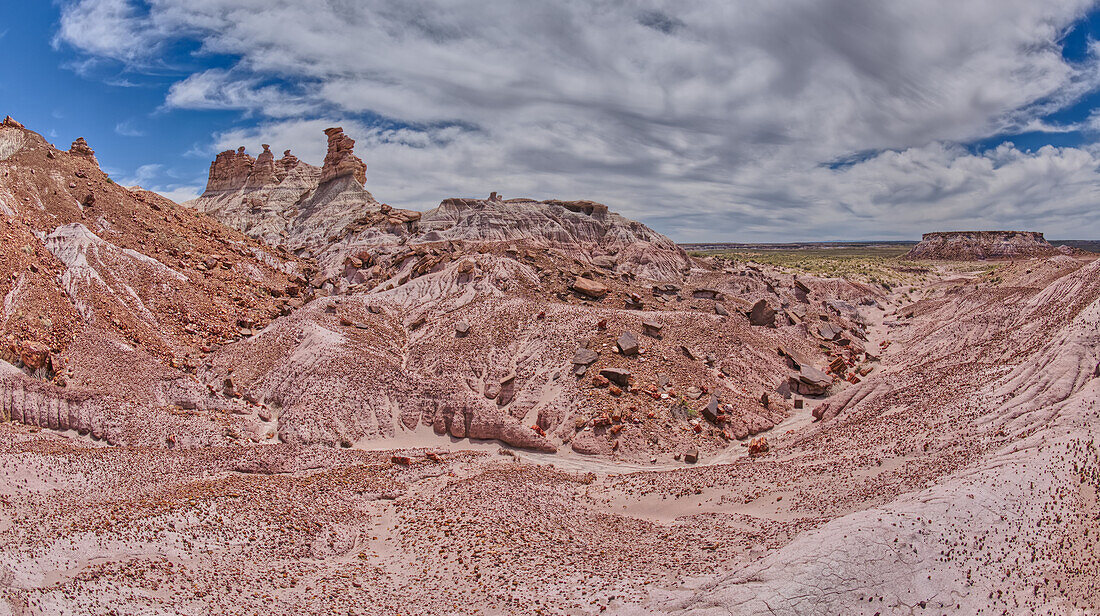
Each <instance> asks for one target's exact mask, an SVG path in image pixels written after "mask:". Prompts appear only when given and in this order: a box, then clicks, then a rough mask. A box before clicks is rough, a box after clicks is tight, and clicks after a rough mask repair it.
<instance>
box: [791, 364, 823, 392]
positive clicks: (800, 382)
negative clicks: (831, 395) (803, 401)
mask: <svg viewBox="0 0 1100 616" xmlns="http://www.w3.org/2000/svg"><path fill="white" fill-rule="evenodd" d="M790 383H791V389H792V390H794V391H795V392H796V393H799V394H802V395H804V396H820V395H822V394H824V393H825V392H826V390H828V389H829V386H830V385H832V384H833V379H832V377H830V376H829V375H827V374H825V373H824V372H822V371H820V370H818V369H817V368H814V367H813V366H802V368H801V369H800V370H799V371H798V374H797V375H795V376H792V377H791V379H790Z"/></svg>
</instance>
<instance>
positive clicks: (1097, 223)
mask: <svg viewBox="0 0 1100 616" xmlns="http://www.w3.org/2000/svg"><path fill="white" fill-rule="evenodd" d="M1092 5H1093V3H1092V2H1091V1H1085V0H1062V1H1059V2H1054V1H1052V2H1042V3H1037V2H1034V1H1033V0H972V1H969V2H958V1H957V0H926V1H922V2H904V3H882V2H880V1H878V0H788V1H785V2H775V1H774V0H738V1H737V2H728V1H725V0H681V1H679V2H660V1H656V0H643V1H641V2H637V1H635V2H625V1H621V0H605V1H602V2H601V1H596V2H592V1H580V0H577V1H570V0H559V1H555V2H547V3H540V4H538V5H532V4H531V3H520V2H506V1H498V0H478V1H476V2H475V1H473V0H450V1H443V0H405V1H403V2H399V3H398V2H383V1H370V0H365V1H357V2H348V1H341V0H262V1H261V0H147V1H146V2H143V3H141V6H140V7H139V6H138V5H136V4H134V3H131V2H129V1H128V0H81V1H78V2H71V3H69V4H67V5H65V6H64V8H63V15H62V19H61V24H60V28H59V30H58V40H59V42H63V43H65V44H68V45H71V46H73V47H75V48H77V49H78V50H80V51H81V52H82V53H84V54H86V55H87V56H89V57H91V58H98V59H107V60H114V61H118V62H122V63H125V64H126V65H127V66H129V67H131V68H133V69H135V70H140V69H141V68H142V67H150V66H157V65H161V64H163V63H164V57H165V55H166V54H167V52H168V51H169V50H171V49H174V48H177V47H178V46H180V45H182V44H192V45H193V44H197V45H198V52H197V54H198V55H197V56H196V58H197V59H198V60H199V61H200V62H201V61H202V59H203V58H224V57H227V56H228V57H230V58H234V61H233V62H232V63H231V65H230V66H228V67H226V66H217V67H214V66H211V67H208V68H200V69H198V70H196V71H194V72H192V73H191V74H189V75H186V76H185V77H184V78H182V79H180V80H179V81H178V82H177V83H176V84H175V85H173V86H172V87H171V89H170V91H169V92H168V95H167V97H166V100H165V101H164V109H166V110H169V111H170V110H172V109H231V110H240V111H242V112H244V115H243V116H242V117H243V118H248V119H247V121H245V120H242V127H241V128H240V129H239V130H233V131H230V132H228V133H222V134H219V135H215V136H213V137H212V143H213V145H216V146H218V147H235V146H236V145H238V144H247V145H249V146H250V147H251V148H256V149H258V145H259V143H260V142H266V143H271V144H272V145H273V147H274V148H276V149H277V150H282V149H285V148H288V147H289V148H292V149H294V150H295V152H296V154H297V155H298V156H300V157H302V158H304V159H306V160H310V161H312V162H318V161H319V160H320V158H321V157H322V154H323V152H322V148H323V137H322V135H321V134H320V129H322V128H324V127H325V126H330V125H333V124H342V125H343V126H344V127H345V129H346V130H348V132H349V133H350V134H351V135H352V136H353V137H355V138H356V139H357V140H358V141H359V146H358V150H359V152H360V154H361V155H362V156H363V157H364V158H365V159H366V160H367V163H368V187H369V188H370V189H371V190H372V191H373V192H374V193H375V194H376V196H378V197H379V198H380V199H381V200H384V201H388V202H390V203H392V204H394V205H400V206H405V207H413V208H418V209H425V208H427V207H431V206H433V205H434V204H435V203H437V202H438V201H439V200H440V199H441V198H443V197H447V196H453V195H481V194H483V193H485V194H487V193H488V192H489V191H491V190H497V191H500V192H502V193H504V194H505V195H507V196H517V195H521V194H522V195H528V196H535V197H552V196H559V197H565V198H591V199H596V200H600V201H603V202H605V203H607V204H609V205H610V206H611V207H612V208H613V209H616V210H618V211H621V212H623V213H624V214H626V215H628V216H632V217H636V218H640V219H643V220H645V221H647V222H649V223H651V224H652V225H653V226H655V227H657V228H658V229H660V230H662V231H665V232H666V233H669V234H670V235H672V236H673V237H675V238H676V239H679V240H683V241H691V240H704V239H705V240H721V239H730V240H776V239H810V238H823V239H824V238H858V237H866V236H874V237H915V236H917V235H918V234H919V233H921V232H923V231H928V230H932V229H938V228H961V227H1021V228H1036V229H1038V230H1042V231H1046V232H1047V233H1048V235H1051V236H1055V237H1057V236H1081V235H1091V236H1093V237H1096V236H1100V218H1098V215H1097V214H1096V213H1095V212H1094V211H1093V210H1096V209H1100V208H1095V207H1093V206H1092V204H1094V203H1095V202H1096V200H1095V199H1096V194H1095V193H1096V190H1097V187H1098V186H1100V172H1098V168H1097V163H1098V162H1100V161H1098V159H1097V157H1096V156H1095V155H1094V152H1093V151H1092V149H1091V148H1086V147H1080V148H1061V149H1059V148H1052V147H1046V148H1042V149H1039V150H1036V151H1034V152H1025V151H1020V150H1018V149H1016V148H1015V147H1013V146H1011V145H1008V144H1006V145H1002V146H1000V147H997V148H995V149H992V150H988V151H985V152H980V153H972V152H970V151H968V150H966V149H965V148H963V147H960V146H959V145H958V144H965V143H967V142H971V141H973V140H977V139H983V138H987V137H989V136H991V135H997V134H1012V133H1015V132H1022V131H1034V130H1039V131H1062V130H1071V129H1073V130H1077V129H1081V127H1058V126H1050V125H1048V124H1046V123H1044V122H1043V118H1044V117H1045V116H1046V115H1048V114H1050V113H1051V112H1053V111H1056V110H1058V109H1061V108H1063V107H1065V106H1066V105H1068V104H1070V103H1072V102H1073V101H1075V100H1077V99H1079V98H1080V97H1081V96H1082V95H1083V94H1085V93H1087V92H1090V91H1093V90H1095V89H1096V87H1097V85H1098V84H1100V69H1098V64H1097V61H1096V59H1095V56H1093V55H1090V56H1089V57H1088V58H1087V59H1086V60H1084V61H1081V62H1078V63H1071V62H1068V61H1067V60H1065V59H1064V58H1063V56H1062V53H1061V47H1060V44H1059V40H1060V38H1061V36H1062V35H1064V33H1065V32H1066V30H1067V28H1068V27H1070V26H1071V25H1072V24H1073V23H1074V22H1075V21H1076V20H1078V19H1080V18H1081V17H1082V16H1083V15H1084V14H1085V12H1086V11H1087V10H1088V9H1090V8H1092ZM163 121H171V116H170V114H169V115H168V116H167V117H166V118H165V119H164V120H163ZM1082 124H1084V125H1088V126H1091V125H1092V124H1095V120H1094V119H1093V120H1092V121H1086V122H1083V123H1082ZM1089 130H1092V129H1091V128H1090V129H1089ZM837 163H841V164H837Z"/></svg>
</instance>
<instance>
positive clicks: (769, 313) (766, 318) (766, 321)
mask: <svg viewBox="0 0 1100 616" xmlns="http://www.w3.org/2000/svg"><path fill="white" fill-rule="evenodd" d="M749 324H751V325H755V326H757V327H775V310H773V309H772V307H771V306H769V305H768V302H767V300H763V299H762V300H760V301H758V302H756V303H755V304H753V306H752V311H751V312H750V313H749Z"/></svg>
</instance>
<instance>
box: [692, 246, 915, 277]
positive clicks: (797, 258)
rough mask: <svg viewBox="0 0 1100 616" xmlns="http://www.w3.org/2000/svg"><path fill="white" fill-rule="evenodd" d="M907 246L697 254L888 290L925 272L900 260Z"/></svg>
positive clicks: (732, 251) (910, 263) (697, 254)
mask: <svg viewBox="0 0 1100 616" xmlns="http://www.w3.org/2000/svg"><path fill="white" fill-rule="evenodd" d="M909 248H910V246H908V245H904V244H888V245H872V246H859V247H836V248H831V247H828V248H826V247H822V248H797V249H775V250H768V249H764V250H760V249H757V250H723V251H697V252H694V253H692V254H693V255H694V256H698V257H715V258H717V259H720V260H726V261H731V262H734V263H759V264H762V265H770V266H773V267H779V268H782V269H784V270H786V271H789V272H791V273H804V274H810V275H814V276H825V277H829V278H848V279H852V280H860V281H862V282H867V283H871V284H877V285H881V286H883V287H886V288H890V287H891V286H892V285H896V284H899V283H907V282H913V281H916V280H923V279H924V276H923V272H925V271H926V270H927V268H926V267H925V266H924V265H922V264H920V263H916V262H912V261H904V260H901V259H900V257H901V256H902V255H904V254H905V253H906V251H908V250H909Z"/></svg>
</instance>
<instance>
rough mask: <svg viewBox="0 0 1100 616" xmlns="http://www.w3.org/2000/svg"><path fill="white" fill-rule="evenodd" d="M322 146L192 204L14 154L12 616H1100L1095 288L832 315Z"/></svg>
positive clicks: (44, 147)
mask: <svg viewBox="0 0 1100 616" xmlns="http://www.w3.org/2000/svg"><path fill="white" fill-rule="evenodd" d="M325 137H326V138H327V139H328V145H329V152H328V156H326V157H325V160H324V163H323V166H322V167H315V166H311V165H308V164H307V163H305V162H302V161H299V160H298V159H297V158H295V157H294V156H293V155H292V154H291V153H290V152H289V151H286V152H285V153H284V155H283V157H282V158H279V159H276V158H275V156H274V154H272V152H271V150H270V147H271V146H264V151H263V152H262V153H260V154H258V155H257V156H255V157H253V156H252V155H250V154H248V153H246V152H245V150H244V149H243V148H242V149H240V150H237V151H232V150H230V151H227V152H224V153H222V154H219V155H218V157H217V159H216V160H215V161H214V163H213V164H212V165H211V173H210V182H209V184H208V187H207V191H206V192H205V193H204V194H203V195H202V196H201V197H199V198H198V199H197V200H195V201H192V202H188V203H186V204H176V203H174V202H172V201H170V200H168V199H166V198H164V197H161V196H159V195H157V194H155V193H152V192H149V191H145V190H143V189H141V188H140V187H129V188H127V187H122V186H119V185H117V184H115V183H114V182H113V181H112V180H111V179H110V178H109V177H108V176H107V175H106V174H104V173H103V171H101V170H100V168H99V164H98V161H97V160H96V157H95V153H94V151H93V149H92V147H91V146H92V145H94V144H88V143H86V142H85V141H84V140H83V139H80V140H78V141H77V142H75V143H73V144H72V146H71V148H69V149H67V150H62V149H59V148H57V147H55V146H53V145H52V144H49V143H48V142H47V141H46V140H45V139H43V138H42V137H41V136H40V135H38V134H36V133H34V132H32V131H30V130H28V129H26V128H24V127H23V126H22V125H20V124H19V123H18V122H17V121H15V120H13V119H11V118H8V119H6V120H5V121H4V123H3V125H2V126H0V297H2V298H3V302H2V304H0V419H2V420H3V423H0V469H2V473H0V616H9V615H11V616H16V615H18V616H32V615H33V616H37V615H47V614H78V615H83V614H142V615H145V614H149V615H152V614H195V615H200V614H201V615H205V614H224V615H230V614H233V615H246V614H263V615H272V614H294V615H296V616H298V615H300V616H304V615H307V614H348V615H358V614H364V615H366V614H370V615H373V614H390V615H398V614H400V615H414V614H485V615H495V614H569V615H573V614H581V615H583V614H591V615H595V614H623V615H628V614H707V615H709V614H715V615H718V614H721V615H728V614H867V615H868V616H870V615H873V614H881V615H885V614H907V615H909V614H930V615H931V614H991V615H992V614H1096V613H1100V584H1098V583H1097V580H1098V579H1100V503H1098V501H1097V489H1098V486H1100V449H1098V440H1097V437H1098V436H1100V260H1097V258H1096V255H1092V254H1089V253H1083V252H1080V251H1073V252H1060V251H1057V250H1053V249H1048V248H1049V245H1048V244H1045V240H1043V239H1042V236H1041V234H1022V233H1013V234H1007V235H1006V233H1007V232H996V233H992V234H990V233H985V234H982V233H971V234H958V233H956V234H930V236H929V237H926V242H929V243H928V244H927V245H926V246H925V248H922V249H921V250H918V251H917V253H911V255H910V256H911V257H912V258H919V257H920V254H921V253H922V251H924V250H925V249H927V252H924V253H923V254H926V255H927V256H926V257H923V258H927V259H932V260H922V261H919V267H918V268H916V270H914V267H913V266H912V264H908V265H907V266H906V267H905V268H900V267H899V271H902V270H904V280H903V281H902V282H898V283H896V284H893V285H888V284H881V283H876V284H870V283H866V282H860V281H857V280H845V279H837V278H821V277H816V276H811V275H807V274H802V273H799V272H796V271H792V270H787V269H783V268H778V267H774V266H768V265H762V264H757V263H752V262H743V261H742V262H734V261H727V260H722V259H717V258H714V257H696V256H691V255H689V254H688V253H686V252H684V250H682V249H681V248H680V247H678V246H677V245H676V244H675V243H673V242H672V241H671V240H669V239H668V238H666V237H664V236H662V235H661V234H659V233H658V232H656V231H654V230H652V229H649V228H648V227H646V226H644V225H642V224H640V223H637V222H634V221H630V220H628V219H626V218H624V217H622V216H620V215H618V214H615V213H613V212H611V211H609V210H608V208H607V207H606V206H604V205H602V204H599V203H594V202H591V201H559V200H546V201H538V200H534V199H526V198H518V199H514V198H509V199H505V198H503V197H501V196H499V195H497V194H496V193H493V194H491V195H490V196H489V197H488V198H485V199H480V198H452V199H446V200H444V201H442V202H441V203H440V205H439V206H438V207H437V208H435V209H431V210H428V211H426V212H417V211H412V210H403V209H398V208H393V207H390V206H389V205H387V204H385V203H381V202H379V201H378V200H376V199H375V198H374V196H372V195H371V193H369V192H368V191H367V190H366V188H365V182H366V178H367V171H366V170H367V165H366V163H364V161H363V160H361V159H360V158H358V157H357V156H356V155H355V153H354V145H355V142H354V141H353V140H351V139H350V138H348V137H347V136H346V135H345V134H344V133H343V131H341V130H340V129H339V128H332V129H329V130H327V131H325ZM319 138H320V136H319ZM967 242H976V243H975V244H974V245H969V244H967ZM937 251H939V252H940V253H942V254H938V253H937ZM914 254H915V255H916V256H914ZM937 255H938V256H937ZM973 258H981V259H985V260H986V262H984V263H982V264H981V265H980V267H975V266H974V264H973V262H972V260H970V259H973ZM934 259H944V260H934ZM990 264H992V265H993V266H994V267H995V274H992V273H990V272H991V270H989V269H988V267H989V265H990Z"/></svg>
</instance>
